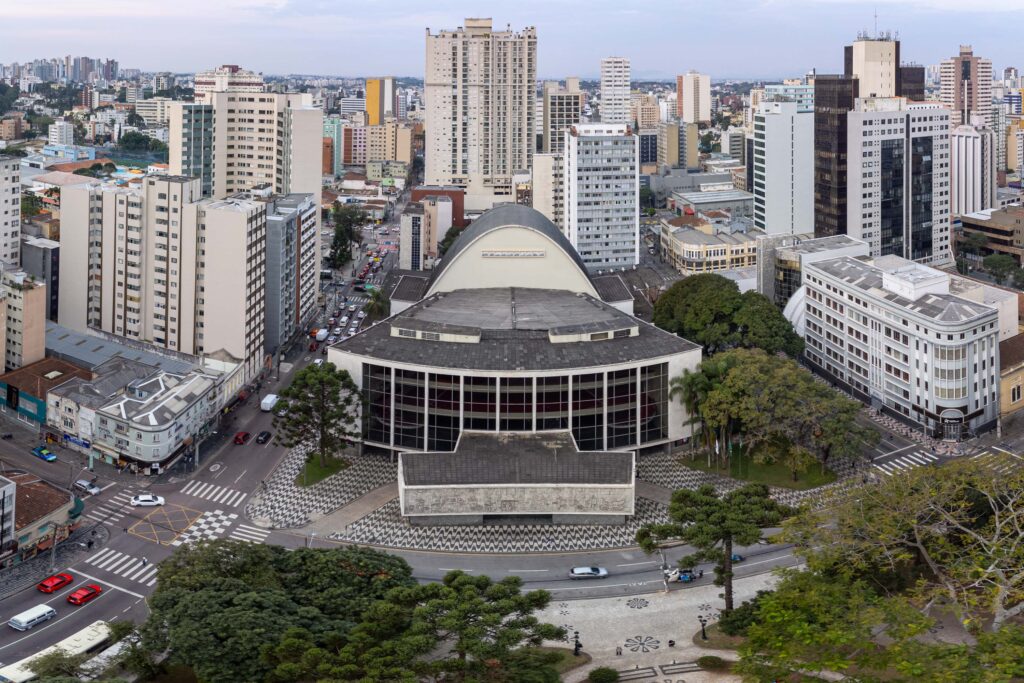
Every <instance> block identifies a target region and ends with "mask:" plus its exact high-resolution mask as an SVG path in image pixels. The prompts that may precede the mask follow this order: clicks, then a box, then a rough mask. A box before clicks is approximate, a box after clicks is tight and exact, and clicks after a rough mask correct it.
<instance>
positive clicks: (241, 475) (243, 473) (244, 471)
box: [235, 470, 249, 484]
mask: <svg viewBox="0 0 1024 683" xmlns="http://www.w3.org/2000/svg"><path fill="white" fill-rule="evenodd" d="M248 471H249V470H242V473H241V474H239V475H238V478H237V479H235V483H236V484H237V483H238V480H239V479H241V478H242V477H244V476H245V473H246V472H248Z"/></svg>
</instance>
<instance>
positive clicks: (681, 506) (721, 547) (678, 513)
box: [636, 484, 789, 612]
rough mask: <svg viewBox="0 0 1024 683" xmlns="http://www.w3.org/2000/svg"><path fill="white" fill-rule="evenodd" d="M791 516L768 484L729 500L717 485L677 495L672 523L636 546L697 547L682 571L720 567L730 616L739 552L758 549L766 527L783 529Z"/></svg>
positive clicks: (649, 531) (655, 528)
mask: <svg viewBox="0 0 1024 683" xmlns="http://www.w3.org/2000/svg"><path fill="white" fill-rule="evenodd" d="M788 513H789V509H788V508H786V507H785V506H783V505H780V504H779V503H776V502H775V501H774V500H772V499H771V497H770V496H769V493H768V487H767V486H765V485H763V484H747V485H745V486H743V487H741V488H738V489H736V490H734V491H729V492H728V493H725V494H723V495H719V494H718V492H717V491H716V490H715V487H714V486H712V485H711V484H704V485H702V486H700V487H699V488H698V489H697V490H695V491H693V490H689V489H679V490H677V491H675V492H674V493H673V494H672V502H671V504H670V505H669V509H668V517H669V520H670V521H669V522H668V523H667V524H648V525H646V526H644V527H642V528H641V529H639V530H638V531H637V533H636V540H637V543H639V545H640V547H641V548H643V550H644V551H645V552H648V553H650V552H653V551H654V550H656V549H657V547H658V543H659V542H661V541H663V540H665V539H669V538H677V539H679V540H681V541H682V542H683V543H686V544H689V545H692V546H693V547H694V548H695V552H694V553H692V554H691V555H688V556H687V557H684V558H682V560H680V566H681V567H683V566H692V565H693V564H695V563H697V562H701V561H704V562H715V563H716V566H715V585H716V586H722V587H724V589H725V590H724V597H725V611H726V612H729V611H732V608H733V589H732V581H733V573H732V555H733V547H734V546H736V545H753V544H754V543H756V542H757V541H758V540H760V539H761V529H762V528H763V527H769V526H775V525H777V524H778V523H779V522H780V521H781V520H782V518H783V517H784V516H785V515H787V514H788Z"/></svg>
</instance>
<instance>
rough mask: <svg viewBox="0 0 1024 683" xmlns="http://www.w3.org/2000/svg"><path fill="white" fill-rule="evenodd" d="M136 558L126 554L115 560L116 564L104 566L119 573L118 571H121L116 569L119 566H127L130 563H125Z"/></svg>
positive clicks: (109, 570)
mask: <svg viewBox="0 0 1024 683" xmlns="http://www.w3.org/2000/svg"><path fill="white" fill-rule="evenodd" d="M134 560H135V558H134V557H132V556H131V555H125V556H124V557H122V558H121V559H119V560H118V561H117V562H115V563H114V564H112V565H110V566H109V567H104V569H106V570H107V571H108V572H112V573H114V574H117V573H119V572H117V571H116V570H117V568H118V567H120V566H122V565H124V566H126V567H127V566H128V565H126V564H125V563H126V562H127V563H129V564H130V563H131V562H133V561H134Z"/></svg>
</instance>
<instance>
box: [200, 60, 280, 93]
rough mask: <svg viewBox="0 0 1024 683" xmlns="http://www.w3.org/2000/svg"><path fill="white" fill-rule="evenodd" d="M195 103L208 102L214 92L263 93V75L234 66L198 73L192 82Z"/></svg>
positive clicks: (226, 65)
mask: <svg viewBox="0 0 1024 683" xmlns="http://www.w3.org/2000/svg"><path fill="white" fill-rule="evenodd" d="M193 85H194V87H195V101H196V102H209V101H210V94H211V93H215V92H248V93H254V92H263V88H264V83H263V74H258V73H253V72H252V71H246V70H245V69H243V68H242V67H240V66H237V65H235V64H224V65H223V66H218V67H217V68H216V69H210V70H209V71H200V72H199V73H197V74H196V75H195V79H194V80H193Z"/></svg>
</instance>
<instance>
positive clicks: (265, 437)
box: [256, 430, 273, 443]
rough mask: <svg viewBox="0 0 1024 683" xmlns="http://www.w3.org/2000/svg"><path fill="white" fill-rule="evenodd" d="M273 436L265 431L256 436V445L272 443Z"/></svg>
mask: <svg viewBox="0 0 1024 683" xmlns="http://www.w3.org/2000/svg"><path fill="white" fill-rule="evenodd" d="M271 436H273V434H271V433H270V432H268V431H266V430H263V431H262V432H260V433H259V434H257V435H256V443H266V442H268V441H270V437H271Z"/></svg>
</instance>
